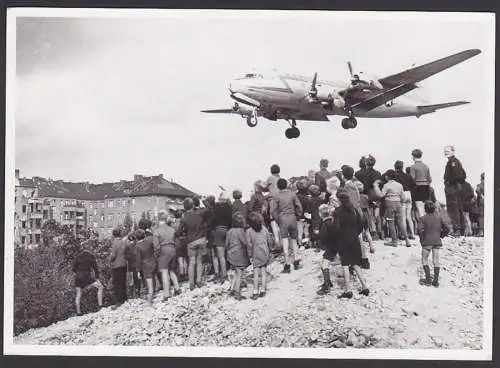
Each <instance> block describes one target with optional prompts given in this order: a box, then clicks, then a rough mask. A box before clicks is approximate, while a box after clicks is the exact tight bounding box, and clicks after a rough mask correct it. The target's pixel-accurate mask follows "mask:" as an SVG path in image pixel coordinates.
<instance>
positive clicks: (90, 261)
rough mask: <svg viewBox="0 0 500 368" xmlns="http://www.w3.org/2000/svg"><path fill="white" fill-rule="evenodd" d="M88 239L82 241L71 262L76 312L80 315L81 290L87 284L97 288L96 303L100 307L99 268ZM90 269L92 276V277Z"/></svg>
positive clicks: (101, 288)
mask: <svg viewBox="0 0 500 368" xmlns="http://www.w3.org/2000/svg"><path fill="white" fill-rule="evenodd" d="M90 244H91V243H90V241H89V240H87V241H85V242H83V243H82V245H81V247H82V251H81V252H80V253H79V254H78V255H77V256H76V258H75V262H74V263H73V272H74V273H75V287H76V297H75V304H76V314H77V315H78V316H81V315H82V311H81V309H80V300H81V297H82V290H83V289H84V288H86V287H87V286H91V287H95V288H96V289H97V303H98V305H99V308H101V307H102V295H103V290H104V287H103V285H102V284H101V282H100V281H99V268H98V267H97V261H96V259H95V256H94V255H93V254H92V253H91V245H90ZM92 270H93V271H94V277H92Z"/></svg>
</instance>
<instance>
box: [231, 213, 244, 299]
mask: <svg viewBox="0 0 500 368" xmlns="http://www.w3.org/2000/svg"><path fill="white" fill-rule="evenodd" d="M244 227H245V218H244V217H243V215H241V214H240V213H236V214H235V215H234V216H233V223H232V227H231V229H229V231H228V232H227V236H226V252H227V260H228V261H229V264H230V265H231V268H232V269H234V270H235V273H234V279H233V280H232V282H231V295H232V296H234V297H235V298H236V299H237V300H243V299H246V298H245V297H244V296H242V295H241V275H242V274H243V270H244V269H245V268H246V267H248V265H249V261H248V254H247V239H246V235H245V229H244Z"/></svg>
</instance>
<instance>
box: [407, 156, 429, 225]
mask: <svg viewBox="0 0 500 368" xmlns="http://www.w3.org/2000/svg"><path fill="white" fill-rule="evenodd" d="M422 154H423V153H422V151H421V150H420V149H418V148H417V149H414V150H413V151H411V156H412V158H413V162H414V163H413V165H412V166H411V167H410V176H411V178H412V179H413V182H414V183H415V185H414V187H413V193H412V195H411V196H412V199H413V201H414V202H415V206H416V207H417V221H418V219H419V218H420V217H422V216H423V215H425V210H424V203H425V202H426V201H428V200H430V192H429V186H430V185H431V183H432V178H431V172H430V170H429V167H428V166H427V165H426V164H424V163H423V162H422Z"/></svg>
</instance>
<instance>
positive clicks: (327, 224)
mask: <svg viewBox="0 0 500 368" xmlns="http://www.w3.org/2000/svg"><path fill="white" fill-rule="evenodd" d="M319 240H320V243H321V245H322V246H323V247H324V248H326V249H329V250H331V251H335V249H336V246H337V242H336V234H335V226H334V222H333V217H327V218H325V219H323V222H322V223H321V227H320V228H319Z"/></svg>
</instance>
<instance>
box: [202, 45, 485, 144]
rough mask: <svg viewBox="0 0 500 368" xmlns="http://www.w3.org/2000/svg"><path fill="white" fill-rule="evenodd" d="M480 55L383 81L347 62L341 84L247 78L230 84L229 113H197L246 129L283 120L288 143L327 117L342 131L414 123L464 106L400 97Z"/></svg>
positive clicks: (444, 61) (458, 57)
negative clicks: (240, 121)
mask: <svg viewBox="0 0 500 368" xmlns="http://www.w3.org/2000/svg"><path fill="white" fill-rule="evenodd" d="M480 53H481V50H478V49H471V50H465V51H462V52H459V53H456V54H454V55H451V56H447V57H444V58H442V59H439V60H436V61H433V62H430V63H427V64H424V65H421V66H417V67H413V66H414V65H412V67H411V68H409V69H407V70H404V71H402V72H400V73H396V74H393V75H390V76H387V77H385V78H378V77H376V76H370V75H366V74H364V73H362V72H360V73H356V74H355V73H354V72H353V69H352V65H351V62H348V63H347V65H348V69H349V74H350V79H351V80H350V82H346V81H344V82H340V83H339V82H333V81H328V80H318V73H314V76H313V77H312V79H311V78H310V77H305V76H301V75H293V74H280V73H278V72H271V73H256V72H253V73H248V74H246V75H245V76H243V77H239V78H236V79H233V80H232V81H231V83H230V85H229V92H230V97H231V98H232V99H233V100H235V103H234V105H233V107H232V108H231V109H216V110H202V111H201V112H204V113H216V114H238V115H241V117H243V118H245V119H246V122H247V125H248V126H249V127H255V126H257V123H258V117H264V118H266V119H268V120H271V121H277V120H278V119H284V120H286V121H287V122H288V124H289V125H290V128H288V129H286V130H285V136H286V137H287V138H288V139H293V138H298V137H299V136H300V130H299V128H297V121H330V120H329V119H328V116H329V115H340V116H345V117H344V118H343V119H342V122H341V125H342V127H343V128H344V129H354V128H356V126H357V124H358V123H357V119H356V117H363V118H399V117H408V116H415V117H417V118H419V117H420V116H422V115H425V114H430V113H433V112H436V111H437V110H440V109H445V108H449V107H453V106H459V105H464V104H467V103H469V102H468V101H455V102H446V103H439V104H434V105H422V104H418V103H416V102H415V101H412V100H411V99H409V98H408V96H403V95H404V94H406V93H408V92H410V91H412V90H414V89H416V88H418V86H417V84H416V83H418V82H421V81H423V80H424V79H426V78H428V77H430V76H432V75H434V74H437V73H439V72H441V71H443V70H445V69H448V68H450V67H452V66H454V65H456V64H459V63H462V62H464V61H465V60H467V59H470V58H472V57H474V56H476V55H478V54H480ZM360 74H361V76H360ZM401 96H403V97H401Z"/></svg>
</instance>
